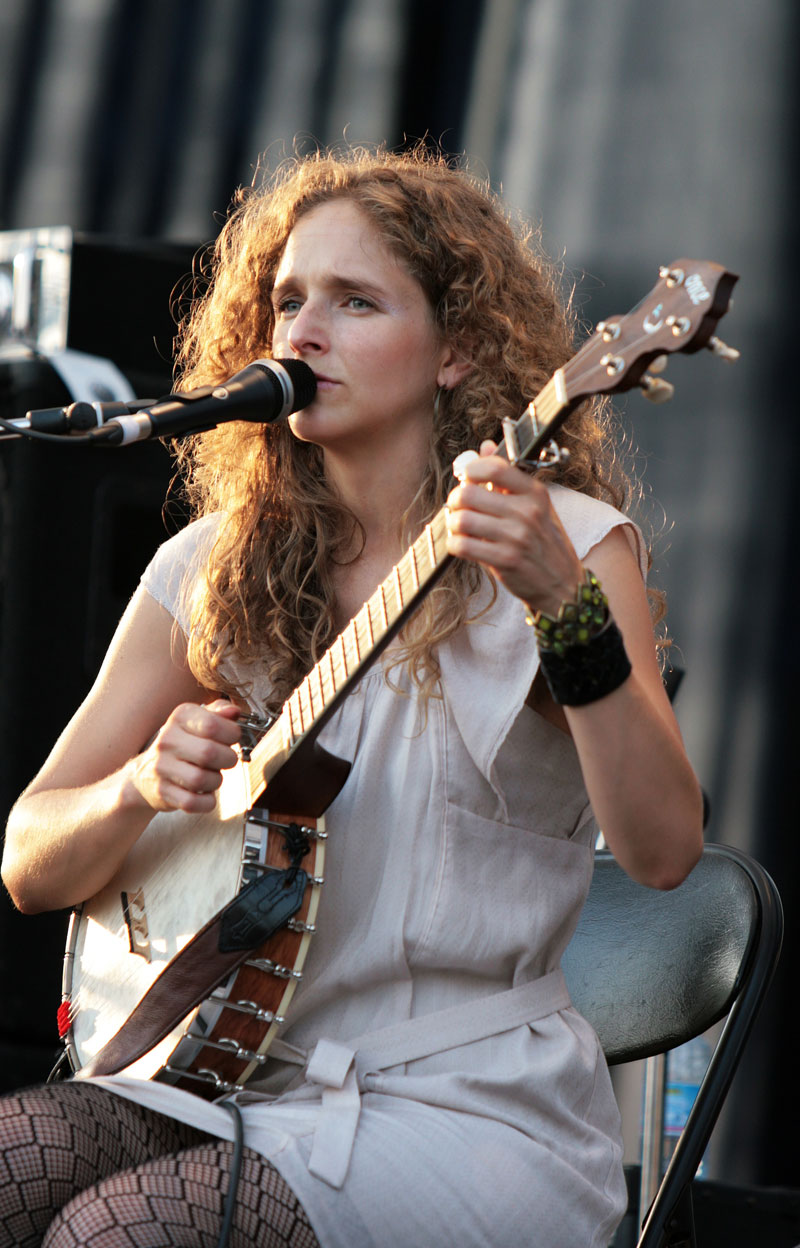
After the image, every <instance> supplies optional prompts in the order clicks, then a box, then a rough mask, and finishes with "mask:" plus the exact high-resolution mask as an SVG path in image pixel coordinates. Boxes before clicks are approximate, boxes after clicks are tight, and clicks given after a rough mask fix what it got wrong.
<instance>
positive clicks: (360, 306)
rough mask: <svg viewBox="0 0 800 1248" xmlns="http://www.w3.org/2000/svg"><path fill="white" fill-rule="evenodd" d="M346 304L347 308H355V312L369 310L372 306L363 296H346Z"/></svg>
mask: <svg viewBox="0 0 800 1248" xmlns="http://www.w3.org/2000/svg"><path fill="white" fill-rule="evenodd" d="M347 303H348V306H349V307H351V308H355V310H356V311H357V312H361V311H363V310H365V309H366V308H371V307H372V306H373V304H372V301H371V300H370V299H367V298H366V296H364V295H348V296H347Z"/></svg>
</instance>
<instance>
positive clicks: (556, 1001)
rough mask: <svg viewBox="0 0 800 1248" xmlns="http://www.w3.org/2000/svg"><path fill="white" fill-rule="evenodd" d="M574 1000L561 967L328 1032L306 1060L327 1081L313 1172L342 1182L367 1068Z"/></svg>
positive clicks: (280, 1053) (276, 1053)
mask: <svg viewBox="0 0 800 1248" xmlns="http://www.w3.org/2000/svg"><path fill="white" fill-rule="evenodd" d="M569 1005H571V1001H570V996H569V990H568V989H567V985H566V982H565V980H564V976H563V974H562V972H561V970H560V969H559V970H555V971H551V972H550V973H549V974H547V975H543V976H542V977H541V979H535V980H532V981H531V982H530V983H526V984H520V985H519V986H518V987H516V988H509V989H508V990H506V991H505V992H498V993H494V994H492V996H489V997H479V998H477V999H476V1000H474V1001H466V1002H463V1003H462V1004H460V1005H453V1006H449V1007H448V1008H447V1009H444V1010H436V1011H435V1012H434V1013H433V1014H424V1015H422V1016H421V1017H420V1018H409V1019H404V1020H403V1021H402V1022H400V1023H394V1024H393V1025H392V1026H390V1027H383V1028H381V1029H380V1030H379V1031H371V1032H366V1033H365V1034H364V1035H362V1036H359V1037H358V1038H357V1039H355V1040H349V1041H346V1042H345V1043H341V1042H339V1041H335V1040H328V1039H327V1038H326V1037H323V1038H322V1039H320V1040H318V1041H317V1043H316V1045H315V1046H314V1048H313V1050H312V1051H311V1053H310V1055H309V1056H308V1059H307V1062H306V1078H307V1080H308V1081H309V1082H310V1083H313V1084H317V1085H318V1086H320V1087H321V1088H322V1105H321V1109H320V1114H319V1118H318V1120H317V1126H316V1129H315V1131H314V1141H313V1144H312V1148H311V1156H310V1158H309V1163H308V1168H309V1170H310V1172H311V1173H312V1174H313V1175H316V1177H317V1178H318V1179H322V1180H323V1181H324V1182H325V1183H328V1184H329V1185H330V1186H331V1187H337V1188H338V1187H341V1186H342V1184H343V1183H344V1180H345V1177H346V1175H347V1170H348V1167H349V1165H350V1157H351V1155H352V1152H353V1143H354V1141H355V1136H356V1130H357V1128H358V1116H359V1112H360V1109H361V1098H360V1094H361V1092H362V1091H363V1090H364V1080H365V1078H366V1076H367V1075H368V1074H372V1073H377V1072H378V1071H380V1070H386V1069H388V1068H389V1067H392V1066H400V1065H404V1064H405V1063H406V1062H414V1061H418V1060H419V1059H420V1058H423V1057H430V1056H431V1055H432V1054H434V1053H442V1052H444V1050H445V1049H454V1048H459V1047H461V1046H462V1045H465V1044H472V1043H473V1042H474V1041H476V1040H485V1039H487V1038H488V1037H489V1036H496V1035H499V1034H500V1033H501V1032H504V1031H511V1030H512V1029H513V1028H515V1027H521V1026H523V1025H524V1024H526V1023H533V1022H536V1021H537V1019H540V1018H544V1017H545V1016H546V1015H548V1014H553V1013H555V1011H556V1010H563V1009H566V1008H567V1007H568V1006H569ZM271 1054H272V1056H273V1057H276V1058H279V1059H281V1060H283V1061H290V1062H295V1063H300V1062H302V1060H303V1053H302V1050H299V1049H297V1048H296V1047H294V1046H293V1045H290V1044H285V1043H283V1042H282V1041H280V1040H276V1041H275V1043H274V1045H273V1046H272V1049H271ZM290 1095H291V1094H290Z"/></svg>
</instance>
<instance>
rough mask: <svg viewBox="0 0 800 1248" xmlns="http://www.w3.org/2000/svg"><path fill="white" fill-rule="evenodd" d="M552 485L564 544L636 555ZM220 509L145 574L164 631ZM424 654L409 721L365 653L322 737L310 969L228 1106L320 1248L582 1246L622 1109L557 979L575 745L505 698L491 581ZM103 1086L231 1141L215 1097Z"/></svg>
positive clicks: (515, 689) (575, 793) (574, 848)
mask: <svg viewBox="0 0 800 1248" xmlns="http://www.w3.org/2000/svg"><path fill="white" fill-rule="evenodd" d="M552 497H553V501H554V503H555V505H556V507H557V510H558V511H559V513H560V515H561V518H562V520H563V522H564V524H565V526H566V528H567V531H568V533H569V534H570V537H571V539H572V541H573V543H574V544H575V547H576V550H577V552H578V555H579V556H580V557H581V558H583V557H585V556H586V555H587V554H588V553H589V552H590V550H591V548H592V547H593V546H594V545H596V543H597V542H599V541H600V540H601V539H602V538H603V537H604V536H605V535H606V534H607V533H608V532H609V531H610V530H611V529H612V528H614V527H616V526H618V525H623V524H624V525H625V526H626V527H625V530H624V531H625V533H626V535H627V536H628V537H629V540H630V541H631V544H632V546H633V547H634V550H635V552H636V554H637V557H638V558H639V559H640V561H641V562H642V566H643V567H644V556H643V551H642V548H641V538H640V536H639V534H638V531H637V530H636V529H635V528H634V527H633V526H632V525H630V523H629V522H628V521H627V520H626V519H625V517H624V516H622V515H620V514H619V513H618V512H616V511H615V510H614V509H613V508H611V507H609V506H607V505H606V504H604V503H599V502H596V501H594V500H592V499H588V498H586V497H584V496H583V495H579V494H575V493H573V492H571V491H567V490H564V489H562V488H560V487H553V490H552ZM215 524H216V521H215V520H214V519H213V518H209V519H207V520H204V521H200V522H198V523H196V524H194V525H191V526H189V528H188V529H187V530H184V531H183V532H182V533H180V534H179V535H178V536H177V537H175V538H173V539H172V540H171V541H169V542H167V543H166V544H165V545H164V546H163V547H162V548H161V550H160V551H159V552H158V554H157V555H156V557H155V559H154V560H153V562H152V563H151V565H150V566H149V567H148V569H147V570H146V572H145V574H144V578H143V580H144V585H145V586H146V588H147V589H148V591H149V592H150V593H151V594H152V595H153V596H154V597H155V598H156V599H157V600H158V601H159V602H161V603H162V605H164V606H165V607H166V608H167V610H169V611H170V612H171V613H172V614H173V615H175V616H176V618H177V619H178V621H179V623H183V624H184V626H185V619H183V618H182V608H181V606H180V594H179V592H178V586H179V583H180V579H181V577H182V576H183V574H184V572H185V570H186V569H187V568H189V569H190V570H191V567H192V564H193V563H194V562H195V560H196V559H198V558H199V557H200V553H199V552H202V550H203V548H204V546H205V544H206V543H207V542H208V541H209V540H211V538H212V537H213V532H214V529H215ZM589 562H590V561H589ZM482 592H488V587H487V589H486V590H484V591H482ZM487 601H488V599H487ZM440 662H441V673H442V679H441V687H442V698H441V699H432V700H431V701H430V702H429V706H428V715H427V723H425V724H423V722H422V721H421V719H420V716H419V709H418V706H417V704H416V701H415V698H414V696H413V694H409V691H408V689H406V691H405V694H398V693H396V692H394V691H393V690H392V689H391V688H390V687H389V686H388V685H387V683H386V680H385V678H384V674H383V671H382V668H381V666H380V664H376V665H375V666H374V667H373V669H372V670H370V671H369V672H368V673H367V674H366V676H365V677H364V679H363V680H362V681H361V682H360V683H359V685H358V687H357V688H356V689H355V691H354V692H353V693H352V694H351V695H350V696H349V697H348V698H347V700H346V701H345V703H344V704H343V706H342V708H341V709H340V710H339V712H338V713H337V714H336V715H335V716H334V717H333V719H332V720H331V721H330V723H329V724H328V725H327V726H326V728H325V729H324V731H323V733H322V736H321V738H320V739H321V742H322V744H324V745H325V746H326V748H327V749H329V750H331V751H332V752H333V753H335V754H339V755H342V756H344V757H346V758H347V759H350V760H352V763H353V767H352V772H351V774H350V777H349V779H348V781H347V783H346V785H345V786H344V789H343V790H342V792H341V793H340V795H339V796H338V797H337V798H336V800H335V801H334V802H333V804H332V805H331V806H330V807H329V809H328V812H327V815H326V820H327V826H328V831H329V843H328V863H327V867H326V882H325V885H324V888H323V890H322V891H323V894H324V896H323V901H322V904H321V908H320V913H319V918H318V929H319V933H318V935H317V936H315V938H314V940H313V941H312V949H311V953H310V956H309V961H308V963H307V970H306V974H305V977H304V981H303V983H302V985H301V986H300V988H299V990H298V992H297V994H296V996H295V998H294V1003H293V1006H292V1010H291V1013H290V1017H289V1020H288V1025H287V1026H286V1028H285V1029H284V1032H283V1036H282V1043H280V1044H279V1046H278V1048H277V1049H276V1050H275V1052H276V1054H277V1056H276V1058H275V1060H274V1061H272V1062H271V1063H270V1064H269V1065H268V1066H267V1067H266V1069H265V1073H264V1076H263V1078H261V1079H260V1080H259V1081H258V1082H257V1083H251V1084H250V1085H248V1090H247V1091H246V1092H244V1093H242V1094H241V1095H240V1097H239V1100H240V1103H241V1107H242V1110H243V1114H244V1119H245V1126H246V1143H247V1144H248V1145H249V1146H250V1147H252V1148H254V1149H256V1150H258V1151H259V1152H260V1153H262V1154H263V1155H264V1156H266V1157H268V1158H269V1159H270V1161H272V1163H273V1164H274V1165H275V1166H276V1167H277V1169H278V1170H279V1171H280V1172H281V1173H282V1174H283V1175H284V1177H285V1178H286V1180H287V1181H288V1182H289V1184H290V1185H291V1186H292V1187H293V1188H294V1190H295V1191H296V1192H297V1194H298V1196H299V1198H300V1200H301V1202H302V1204H303V1205H304V1207H305V1209H306V1210H307V1212H308V1215H309V1217H310V1219H311V1222H312V1225H313V1226H314V1229H315V1232H316V1234H317V1237H318V1238H319V1241H320V1243H321V1244H322V1245H323V1248H368V1246H374V1248H443V1246H444V1245H458V1248H511V1246H512V1245H513V1246H514V1248H517V1246H518V1245H519V1244H522V1243H525V1244H529V1245H541V1246H542V1248H590V1246H591V1248H594V1246H597V1248H599V1246H601V1245H605V1244H607V1243H608V1241H609V1239H610V1238H611V1235H612V1234H613V1230H614V1228H615V1226H616V1224H617V1222H618V1221H619V1219H620V1217H621V1215H622V1212H623V1210H624V1208H625V1188H624V1183H623V1177H622V1164H621V1156H622V1150H621V1140H620V1133H619V1115H618V1112H617V1107H616V1104H615V1101H614V1097H613V1094H612V1090H611V1084H610V1079H609V1076H608V1071H607V1068H606V1064H605V1061H604V1058H603V1055H602V1052H601V1051H600V1047H599V1044H598V1041H597V1038H596V1036H595V1034H594V1032H593V1031H592V1029H591V1027H590V1026H589V1025H588V1023H586V1022H585V1020H584V1019H583V1018H581V1017H580V1015H578V1013H577V1012H576V1011H575V1010H574V1009H573V1008H572V1006H571V1005H570V1004H569V999H568V996H567V994H566V990H565V987H564V984H563V979H562V978H561V975H560V971H559V969H558V968H559V960H560V957H561V954H562V952H563V950H564V947H565V946H566V944H567V942H568V941H569V939H570V936H571V934H572V931H573V929H574V927H575V924H576V922H577V918H578V915H579V913H580V910H581V906H582V904H583V901H584V898H585V896H586V892H587V890H588V887H589V881H590V877H591V872H592V864H593V852H594V844H595V839H596V834H597V829H596V826H595V823H594V820H593V818H592V814H591V810H590V809H589V806H588V802H587V797H586V792H585V789H584V786H583V782H582V777H581V772H580V767H579V765H578V760H577V756H576V753H575V750H574V748H573V745H572V742H571V739H570V738H569V737H568V736H567V735H565V734H564V733H562V732H560V731H559V730H558V729H556V728H554V727H553V726H552V725H550V724H549V723H547V722H546V721H545V720H543V719H542V718H541V717H540V716H539V715H537V714H536V713H535V712H534V711H532V710H531V709H530V708H529V707H526V706H525V697H526V695H527V693H528V690H529V689H530V686H531V682H532V680H533V677H534V675H535V673H536V670H537V666H538V657H537V653H536V647H535V642H534V636H533V630H532V629H530V628H529V627H528V626H527V625H526V623H525V619H524V608H523V606H522V604H521V603H520V602H519V601H518V600H516V599H514V598H512V597H511V596H510V595H509V594H507V593H506V592H505V591H503V590H502V589H500V591H499V596H498V599H497V601H496V602H495V604H494V606H492V607H491V609H490V610H489V611H488V612H487V613H486V614H485V615H483V616H481V617H480V619H478V620H476V621H474V622H472V623H470V624H469V625H467V626H466V627H465V628H464V629H462V630H461V631H460V633H459V634H458V635H457V636H456V637H455V638H454V639H452V640H451V641H450V642H448V643H447V644H446V645H445V646H443V647H442V648H441V652H440ZM250 675H252V673H250ZM398 675H399V669H395V670H394V672H393V679H396V678H397V677H398ZM250 701H251V702H252V703H253V705H254V706H255V707H256V708H258V706H259V703H260V702H261V698H260V697H259V696H258V690H255V691H254V695H253V696H252V697H251V699H250ZM99 1082H102V1083H103V1084H104V1085H105V1086H108V1087H111V1088H113V1089H114V1090H116V1091H117V1092H119V1093H120V1094H121V1095H124V1096H129V1097H132V1098H134V1099H136V1100H138V1101H140V1102H142V1103H146V1104H148V1105H150V1106H151V1107H152V1108H154V1109H158V1110H161V1111H162V1112H166V1113H170V1114H172V1115H173V1116H174V1117H176V1118H179V1119H182V1120H184V1121H186V1122H190V1123H192V1124H194V1125H195V1126H197V1127H200V1128H202V1129H204V1130H207V1131H211V1132H213V1133H215V1134H217V1135H219V1136H221V1137H225V1138H228V1139H230V1138H232V1125H231V1120H230V1115H229V1113H228V1111H226V1110H225V1109H223V1108H222V1107H221V1106H219V1105H209V1104H207V1103H206V1102H204V1101H202V1100H200V1099H199V1098H197V1097H195V1096H192V1095H191V1094H189V1093H186V1092H182V1091H179V1090H177V1089H174V1088H171V1087H168V1086H166V1085H163V1084H157V1083H143V1082H139V1081H135V1080H130V1079H127V1078H125V1077H122V1076H118V1077H112V1078H110V1079H102V1080H99Z"/></svg>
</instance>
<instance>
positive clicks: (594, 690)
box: [539, 620, 631, 706]
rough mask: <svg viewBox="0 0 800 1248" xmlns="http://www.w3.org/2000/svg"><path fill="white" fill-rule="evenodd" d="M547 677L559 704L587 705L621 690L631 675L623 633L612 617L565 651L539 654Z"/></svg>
mask: <svg viewBox="0 0 800 1248" xmlns="http://www.w3.org/2000/svg"><path fill="white" fill-rule="evenodd" d="M539 662H540V663H541V667H542V671H543V673H544V678H545V680H546V681H547V684H548V687H549V689H550V693H551V694H552V695H553V701H554V702H557V703H558V704H559V706H588V704H589V703H590V702H597V701H598V700H599V699H600V698H604V697H605V696H606V694H608V693H613V692H614V690H615V689H618V688H619V686H620V685H621V684H623V683H624V682H625V681H626V680H627V679H628V677H629V676H630V674H631V665H630V660H629V659H628V656H627V654H626V652H625V643H624V642H623V640H622V633H621V632H620V631H619V629H618V628H617V625H616V624H615V623H614V621H613V620H609V622H608V624H607V625H606V627H605V628H604V629H603V631H602V632H601V633H597V634H596V635H595V636H594V637H592V638H590V640H589V641H587V642H585V643H584V644H583V645H573V646H568V647H566V649H565V650H564V653H563V654H556V653H555V651H554V650H541V651H540V653H539Z"/></svg>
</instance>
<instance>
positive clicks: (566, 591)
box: [447, 442, 583, 614]
mask: <svg viewBox="0 0 800 1248" xmlns="http://www.w3.org/2000/svg"><path fill="white" fill-rule="evenodd" d="M496 450H497V447H496V445H495V443H494V442H484V443H483V444H482V445H481V449H480V455H479V456H477V457H476V458H474V459H470V460H469V461H468V462H467V463H466V464H465V466H464V471H463V473H462V474H461V478H460V484H459V485H457V486H456V487H455V489H454V490H453V491H452V492H451V494H450V496H449V497H448V500H447V512H448V538H447V549H448V551H449V553H450V554H451V555H457V556H458V557H459V558H462V559H472V560H474V561H475V562H476V563H480V564H483V566H484V567H486V568H488V569H489V570H490V571H491V572H492V573H494V575H495V576H496V577H497V579H498V580H499V581H500V582H501V583H502V584H503V585H505V587H506V589H507V590H509V592H510V593H512V594H514V595H515V596H516V597H517V598H521V599H522V601H523V602H525V603H526V604H527V605H528V606H529V607H531V608H532V609H534V610H537V609H539V610H542V611H546V612H548V613H551V614H555V612H557V610H558V608H559V606H560V604H561V603H562V602H564V601H565V600H571V599H572V598H574V596H575V592H576V588H577V586H578V584H579V583H580V581H581V580H582V579H583V566H582V564H581V561H580V559H579V558H578V556H577V554H576V553H575V549H574V547H573V545H572V543H571V542H570V540H569V537H568V536H567V534H566V532H565V530H564V527H563V525H562V523H561V521H560V520H559V518H558V515H557V514H556V511H555V509H554V507H553V505H552V503H551V502H550V497H549V495H548V493H547V490H546V488H545V486H544V485H542V483H541V482H540V481H537V480H536V478H535V477H534V476H531V475H530V474H529V473H526V472H523V471H522V469H520V468H515V467H514V466H513V465H512V464H509V463H508V462H507V461H506V460H504V459H501V458H500V456H499V455H496V454H495V451H496Z"/></svg>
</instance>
